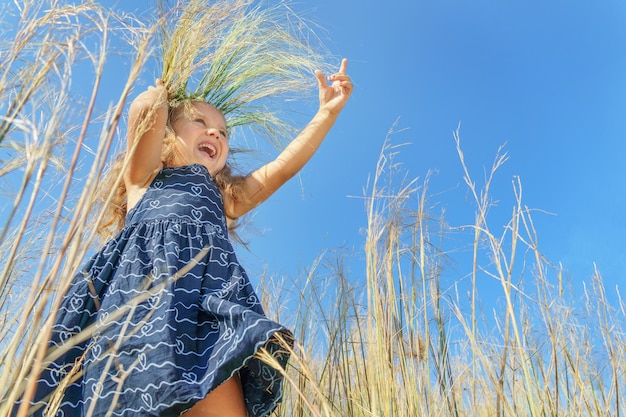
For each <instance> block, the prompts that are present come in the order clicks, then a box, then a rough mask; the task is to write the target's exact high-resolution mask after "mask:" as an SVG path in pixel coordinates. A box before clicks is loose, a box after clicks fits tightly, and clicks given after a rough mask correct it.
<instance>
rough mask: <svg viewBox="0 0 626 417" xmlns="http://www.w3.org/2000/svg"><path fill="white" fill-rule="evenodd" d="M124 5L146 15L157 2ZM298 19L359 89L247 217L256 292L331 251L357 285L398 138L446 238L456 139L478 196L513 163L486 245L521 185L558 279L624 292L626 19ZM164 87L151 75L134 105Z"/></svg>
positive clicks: (458, 187) (456, 172) (396, 15)
mask: <svg viewBox="0 0 626 417" xmlns="http://www.w3.org/2000/svg"><path fill="white" fill-rule="evenodd" d="M103 3H107V4H113V3H118V4H119V2H117V1H113V0H111V1H108V0H107V1H103ZM123 5H124V7H125V8H126V9H127V10H131V11H137V13H139V14H144V13H149V11H147V9H148V7H147V6H146V5H152V2H151V1H148V0H141V1H139V0H138V1H136V2H132V3H131V2H128V3H123ZM151 7H153V6H151ZM293 7H294V9H295V10H297V11H298V12H299V13H301V14H303V15H304V16H305V17H306V18H308V19H310V20H312V21H314V22H316V23H317V24H319V25H320V26H321V27H323V28H324V29H325V32H320V35H321V37H322V39H323V40H324V41H325V43H326V44H327V46H328V48H329V49H330V51H331V52H332V53H333V54H334V55H335V56H336V57H337V59H336V65H337V67H338V65H339V62H340V59H341V58H342V57H347V58H348V59H349V64H348V73H349V74H350V75H351V77H352V79H353V81H354V85H355V89H354V93H353V96H352V99H351V101H350V102H349V103H348V105H347V107H346V109H345V110H344V112H343V113H342V114H341V116H340V118H339V120H338V122H337V123H336V125H335V126H334V128H333V130H332V131H331V133H330V134H329V135H328V137H327V139H326V140H325V142H324V143H323V144H322V146H321V148H320V150H319V152H318V153H317V154H316V155H315V156H314V158H313V159H312V161H311V162H310V163H309V164H308V165H307V166H306V167H305V168H304V169H303V170H302V172H301V173H300V175H299V176H298V178H297V179H294V180H292V181H291V182H290V183H288V184H287V185H285V186H284V187H283V189H281V190H279V191H278V193H276V194H275V195H274V196H273V197H272V198H271V199H270V200H269V201H267V202H266V203H265V204H264V205H262V206H261V207H260V208H259V209H257V211H256V212H255V213H254V215H253V216H252V226H251V227H249V228H248V229H247V230H246V231H245V232H244V236H246V237H247V238H248V240H249V244H250V246H249V247H250V251H246V250H244V249H241V250H240V251H239V253H240V257H241V258H242V260H243V262H244V265H245V266H246V267H247V269H248V271H249V272H250V275H251V278H252V279H253V281H254V280H255V279H256V277H258V276H260V275H261V274H263V273H269V274H270V275H273V276H281V275H286V276H295V275H296V274H298V273H301V272H302V271H303V270H305V269H306V268H309V267H310V266H311V265H312V264H313V263H314V261H315V259H316V258H317V257H318V256H319V255H320V254H321V253H322V252H324V251H325V250H339V249H341V250H345V251H346V252H347V253H352V254H353V258H351V259H352V261H351V262H350V267H351V268H352V277H353V278H354V279H358V277H360V276H363V274H364V262H363V256H362V250H363V245H364V233H363V229H364V228H365V227H366V214H365V206H364V202H363V200H362V199H361V198H359V197H362V196H363V195H364V192H365V191H364V190H365V188H366V187H367V184H368V178H370V177H371V176H372V175H373V174H374V171H375V168H376V162H377V160H378V157H379V155H380V152H381V148H382V146H383V144H384V141H385V138H386V136H387V132H388V131H389V130H390V129H391V128H392V126H393V125H394V123H396V122H397V127H396V130H398V131H401V132H398V133H396V134H394V135H392V136H391V144H406V145H404V146H402V147H401V148H400V152H399V154H398V155H397V157H396V159H397V161H399V162H402V169H403V170H404V171H403V175H406V176H407V178H409V179H412V178H424V177H425V176H426V175H427V173H428V172H432V176H431V179H430V184H429V194H430V203H431V205H433V207H434V208H433V210H434V213H435V214H437V215H438V214H439V213H440V212H441V211H442V210H445V212H446V218H447V221H448V223H449V224H450V225H451V226H453V227H455V226H463V225H467V224H472V223H473V221H474V205H473V203H472V201H471V198H470V196H469V193H468V190H467V188H466V186H465V185H464V183H463V170H462V168H461V164H460V162H459V158H458V156H457V154H456V151H455V143H454V139H453V132H454V131H455V130H456V129H457V128H458V127H459V126H460V137H461V144H462V148H463V151H464V152H465V156H466V161H467V163H468V166H469V168H470V171H471V174H472V175H473V177H474V179H475V180H476V182H477V183H478V184H479V185H480V184H481V183H482V179H483V178H484V172H485V170H489V169H490V167H491V164H492V162H493V160H494V157H495V154H496V152H497V150H498V148H499V147H500V146H502V145H505V151H506V152H507V153H508V155H509V160H508V161H507V162H506V164H505V165H504V166H503V167H502V168H501V169H500V170H499V172H498V174H497V175H496V179H495V180H494V183H493V187H492V190H491V195H492V200H494V202H495V201H497V205H496V206H494V207H493V208H492V209H491V211H490V221H491V226H492V228H493V230H494V232H499V231H500V230H501V229H502V227H503V226H504V225H505V224H506V222H507V221H508V220H509V219H510V213H511V210H512V208H513V206H514V203H515V201H514V194H513V189H512V186H511V184H512V181H513V180H514V179H515V178H516V177H519V178H520V180H521V182H522V184H523V196H524V202H525V204H526V205H527V206H528V207H530V208H534V209H538V210H540V211H537V212H535V214H534V217H533V218H534V221H535V226H536V228H537V232H538V235H539V242H540V249H541V251H542V252H543V254H544V255H545V256H546V257H547V258H548V260H550V261H551V262H553V263H555V264H558V263H562V264H563V266H564V267H565V269H566V270H567V271H568V273H569V276H570V278H571V280H572V282H573V283H575V284H580V283H582V282H583V281H586V282H588V281H589V280H590V277H591V274H592V272H593V264H594V263H596V264H597V266H598V268H599V270H600V272H601V273H602V275H603V277H604V280H605V283H606V285H607V288H608V289H609V292H612V291H614V288H615V286H616V285H618V284H619V283H621V282H622V276H623V271H625V270H626V255H625V251H624V244H623V236H625V235H626V223H625V222H624V221H623V219H622V216H623V214H624V213H625V212H626V164H625V163H624V162H623V158H624V155H626V141H625V140H624V139H625V133H626V118H625V117H624V116H625V115H626V81H625V80H626V25H625V24H624V22H626V3H624V2H621V1H617V0H610V1H596V0H594V1H591V0H585V1H582V0H572V1H561V0H552V1H548V2H546V1H538V0H529V1H525V2H511V1H495V0H493V1H481V0H479V1H472V2H466V1H458V0H446V1H430V2H426V1H421V0H416V1H406V0H388V1H386V2H384V3H381V2H378V1H376V2H375V1H373V0H359V1H341V0H336V1H330V0H319V1H315V2H311V3H309V2H304V1H301V2H298V3H293ZM112 59H113V60H115V59H119V58H118V57H114V56H112ZM159 71H160V68H147V69H146V71H145V74H143V76H142V79H141V81H140V83H139V84H141V85H138V87H137V90H136V91H135V92H134V94H137V93H138V91H141V89H143V88H145V85H148V84H150V83H152V82H153V80H154V77H155V75H157V74H158V73H159ZM122 75H125V74H122ZM77 76H78V77H79V76H80V74H78V75H77ZM105 79H106V82H107V83H109V84H108V85H105V91H109V90H110V91H118V90H119V89H121V84H122V83H121V81H120V78H119V74H118V73H111V74H110V75H107V77H105ZM77 80H78V78H77ZM115 83H117V84H115ZM311 83H312V85H314V83H315V79H314V76H313V74H311ZM78 84H80V83H79V82H77V85H78ZM77 88H80V86H79V85H78V87H77ZM114 99H116V97H113V98H110V100H114ZM315 102H316V96H315V94H314V93H313V94H312V95H311V97H310V99H309V100H304V104H306V105H307V106H308V108H309V109H310V114H311V116H312V115H313V112H314V111H315ZM106 104H108V103H104V105H106ZM234 140H236V138H234ZM398 185H399V184H398ZM460 246H462V244H461V243H460ZM463 256H464V254H463V253H461V254H460V258H461V259H462V258H463ZM461 259H459V260H452V261H451V262H450V264H449V266H448V268H449V270H448V271H447V276H448V277H449V279H450V283H449V285H452V282H454V280H455V279H462V278H463V277H464V276H466V274H467V273H468V272H469V270H470V265H469V264H467V263H463V260H461ZM485 289H486V293H484V294H483V297H490V296H495V295H497V294H498V293H499V291H498V284H496V283H491V282H487V283H486V285H485ZM492 289H493V291H491V290H492Z"/></svg>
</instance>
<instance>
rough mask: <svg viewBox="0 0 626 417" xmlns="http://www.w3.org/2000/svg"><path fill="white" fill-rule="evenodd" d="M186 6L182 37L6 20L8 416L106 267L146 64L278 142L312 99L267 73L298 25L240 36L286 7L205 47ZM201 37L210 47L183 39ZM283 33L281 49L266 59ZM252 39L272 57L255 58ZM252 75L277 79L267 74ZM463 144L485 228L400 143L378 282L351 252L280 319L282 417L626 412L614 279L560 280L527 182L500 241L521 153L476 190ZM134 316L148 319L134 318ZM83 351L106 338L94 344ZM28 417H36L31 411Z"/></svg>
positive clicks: (25, 6)
mask: <svg viewBox="0 0 626 417" xmlns="http://www.w3.org/2000/svg"><path fill="white" fill-rule="evenodd" d="M188 4H189V5H191V6H193V7H190V8H188V9H185V8H181V9H177V10H175V11H174V12H173V13H174V14H175V15H176V16H178V17H180V18H181V20H180V21H179V22H181V23H180V25H178V26H176V25H173V26H169V24H168V23H166V22H167V21H168V20H167V19H166V17H167V12H165V11H163V12H162V15H161V16H160V17H159V18H156V19H155V22H153V23H150V24H145V23H142V22H139V21H138V20H136V19H135V18H133V17H132V16H131V15H129V14H125V13H122V12H118V11H114V10H110V9H105V8H103V7H102V6H99V5H98V4H97V3H95V2H85V3H84V4H82V5H78V6H67V5H66V4H65V3H64V2H61V1H54V0H48V1H46V2H40V1H35V0H23V1H20V2H15V3H14V4H13V5H5V6H4V7H5V8H6V10H5V11H6V13H5V14H4V15H3V16H4V17H3V19H5V21H6V22H7V24H6V25H3V31H4V32H3V40H2V41H1V42H2V47H1V48H0V50H1V51H2V54H0V114H1V115H2V116H1V119H0V161H1V164H0V181H2V182H1V185H0V190H1V193H2V195H1V196H0V198H2V201H3V203H2V204H1V205H0V207H1V208H0V210H1V211H0V215H1V216H2V217H1V219H2V222H3V224H2V225H0V226H1V229H0V259H1V260H2V263H1V264H0V346H1V350H0V398H1V401H0V415H3V416H4V415H7V413H8V411H9V408H10V407H11V405H12V404H13V401H14V400H15V399H16V398H17V397H18V396H20V395H26V396H27V397H28V396H29V395H31V394H32V389H33V386H32V384H28V383H26V378H27V376H30V377H31V379H32V378H33V377H34V376H35V375H36V374H37V373H38V372H39V370H40V369H41V367H42V366H44V364H45V362H46V361H49V360H52V359H54V357H55V356H57V355H59V354H60V353H61V352H60V351H56V352H54V351H53V352H47V350H46V349H45V341H46V340H47V338H48V337H49V332H50V321H49V319H48V316H49V313H50V312H51V311H52V312H54V309H55V306H56V305H57V304H58V297H55V294H57V293H58V292H62V291H63V289H64V288H65V287H66V286H67V285H68V282H69V279H70V278H71V277H72V276H73V275H74V273H75V272H76V270H77V268H78V267H79V266H80V264H81V262H82V260H83V259H84V257H85V255H86V254H88V253H89V251H90V250H92V247H93V245H92V240H93V238H94V228H95V227H97V224H98V222H99V218H98V216H95V217H94V216H93V215H92V213H93V207H94V200H93V195H94V194H95V193H94V191H95V189H96V187H97V184H98V179H99V178H100V177H101V175H102V172H103V170H104V169H105V165H106V161H107V158H108V157H109V155H110V153H111V150H112V149H114V148H115V147H116V136H117V135H118V133H119V131H120V130H123V129H122V128H123V126H122V124H121V120H122V115H123V110H124V106H125V104H126V103H127V99H128V95H129V93H130V91H131V88H132V86H133V85H135V84H136V83H137V81H138V78H139V76H140V74H142V72H145V68H146V65H147V63H149V62H152V61H151V60H154V58H155V57H158V59H162V60H163V62H164V65H163V71H162V77H163V78H164V79H165V80H166V81H167V83H168V86H169V87H170V89H171V90H170V93H171V95H172V97H173V98H176V97H179V98H180V96H181V94H182V95H195V96H200V97H205V98H207V99H208V100H211V101H215V102H216V103H219V105H220V106H222V107H223V109H224V110H225V111H226V112H227V113H228V114H229V115H230V123H231V125H233V126H238V125H247V124H248V123H252V124H256V123H259V124H260V126H261V130H262V131H263V132H265V133H269V138H270V139H271V138H277V137H279V136H276V135H277V134H280V133H281V132H283V131H285V126H284V125H282V124H281V122H280V118H278V117H275V116H273V115H272V114H266V113H263V112H264V111H265V109H266V108H270V106H271V105H272V103H271V102H268V101H267V99H270V98H271V97H274V96H275V95H276V94H278V95H282V94H291V93H298V92H301V91H302V89H301V88H300V87H303V86H306V85H307V84H306V83H300V81H298V80H302V76H304V77H309V76H310V73H309V72H308V69H310V68H312V67H313V65H314V63H315V61H317V60H318V59H319V56H317V55H315V54H311V55H310V56H309V58H308V59H309V60H308V61H307V60H304V61H292V60H289V59H287V60H285V59H284V58H285V57H284V56H280V55H273V58H272V59H271V60H270V61H271V62H270V61H264V60H263V59H262V57H261V56H260V55H263V54H265V53H268V52H275V51H278V50H279V49H280V48H283V49H284V48H285V46H284V44H283V43H281V42H283V41H285V39H289V36H288V35H289V33H292V34H293V33H296V34H297V33H300V34H302V33H305V32H306V29H304V28H305V26H306V25H304V24H303V22H302V21H300V20H298V19H297V17H296V16H295V15H291V16H292V20H290V24H291V25H292V26H287V27H288V28H290V30H288V31H283V32H281V31H276V32H274V29H275V27H273V26H261V27H260V28H259V29H260V31H256V32H255V31H252V30H249V27H248V26H245V25H244V23H245V22H243V21H242V20H240V17H241V16H242V14H241V13H244V10H252V12H251V14H250V16H251V17H254V16H261V18H265V19H266V18H267V16H270V15H271V13H275V12H276V10H277V9H272V8H268V9H264V8H260V9H258V8H252V9H248V7H249V6H250V3H249V2H245V1H239V0H238V1H235V2H234V3H233V4H235V5H236V6H237V8H236V10H237V12H236V13H235V14H233V15H230V14H229V15H228V16H225V15H224V14H223V11H224V10H223V9H218V8H215V9H210V10H211V11H210V13H207V14H206V16H205V17H206V19H209V22H223V24H224V25H225V26H224V27H223V29H224V31H223V32H220V33H222V34H223V36H222V37H218V38H215V39H214V40H215V42H216V43H204V41H202V42H199V39H202V36H209V35H210V34H211V33H212V32H211V30H214V29H215V28H214V27H211V26H209V25H208V24H207V23H206V22H207V21H206V20H202V19H204V18H205V17H203V15H202V13H200V14H199V13H198V9H197V7H200V6H203V5H205V6H206V5H208V4H209V3H208V2H203V1H193V0H192V1H190V2H189V3H188ZM215 4H219V5H224V4H225V2H221V1H220V2H218V3H215ZM229 4H230V3H229ZM207 10H208V9H207ZM265 13H270V14H269V15H268V14H265ZM220 16H222V17H224V19H228V18H231V17H232V18H234V19H235V23H237V22H239V23H241V25H236V24H232V23H233V22H231V24H228V23H227V22H226V20H220V19H221V18H220ZM211 19H213V20H211ZM251 22H252V21H250V22H248V23H251ZM220 24H221V23H220ZM218 26H219V25H218ZM205 29H206V30H205ZM189 30H193V31H194V32H193V33H199V34H202V36H200V37H198V38H193V37H188V36H183V35H184V34H185V33H189V32H188V31H189ZM186 31H187V32H186ZM274 33H276V37H274V38H269V39H268V43H266V44H264V43H262V42H257V41H258V39H259V37H261V38H262V37H264V36H270V35H271V34H274ZM307 33H308V32H307ZM248 34H249V35H250V36H251V37H250V38H244V37H243V35H248ZM285 36H286V37H285ZM240 39H247V40H246V41H245V42H244V43H245V45H247V46H249V45H250V43H251V42H253V43H254V45H255V46H258V47H259V48H261V47H267V48H268V49H258V48H257V47H255V48H251V49H246V48H244V47H242V44H241V43H240V42H239V41H240ZM294 39H296V38H294ZM204 40H206V39H204ZM194 42H199V43H194ZM111 44H115V45H117V48H118V51H119V50H123V51H124V57H125V58H126V59H127V60H128V62H129V64H128V66H127V67H126V68H125V71H126V72H125V76H124V77H123V78H124V83H122V84H121V85H119V86H118V91H117V92H116V93H115V94H116V95H115V96H114V98H113V99H111V98H110V97H107V99H106V101H104V102H103V101H101V100H100V96H101V95H102V94H103V91H102V90H103V89H102V81H103V78H104V77H105V76H106V71H107V69H108V68H109V66H108V65H109V64H108V62H109V61H108V60H110V59H111V57H110V55H109V53H110V52H111V50H110V48H111ZM257 44H258V45H257ZM280 45H283V46H280ZM221 47H224V48H226V49H221ZM307 48H309V45H308V44H307V43H301V44H299V46H298V48H296V49H289V48H287V49H288V51H291V52H292V53H294V54H296V55H298V54H304V55H306V54H308V53H309V52H311V51H312V50H313V49H311V50H309V49H307ZM185 51H190V52H191V53H189V54H187V55H185V54H184V52H185ZM230 56H233V57H234V58H236V60H230V59H229V57H230ZM281 59H282V62H283V64H284V65H286V67H285V71H286V72H285V73H282V72H279V75H281V76H283V75H284V76H285V78H283V79H282V80H283V81H285V80H291V81H290V82H292V83H291V84H290V82H286V81H285V82H283V81H280V82H278V83H277V84H276V83H275V84H272V83H271V82H269V81H268V80H267V78H266V77H265V75H264V73H268V72H274V71H275V70H276V68H275V67H272V65H273V64H274V63H275V62H278V61H280V60H281ZM212 62H213V63H216V67H212V66H211V65H210V64H211V63H212ZM249 62H255V63H256V62H259V63H260V64H262V65H261V66H260V67H258V68H256V69H255V71H256V72H252V73H251V72H249V70H250V65H247V63H249ZM292 64H293V65H292ZM85 67H87V68H88V71H87V73H88V74H89V77H87V79H85V74H84V72H85ZM214 70H216V71H214ZM257 70H258V71H257ZM79 72H80V77H79V74H78V73H79ZM79 78H80V81H78V79H79ZM233 79H235V80H240V81H242V80H247V81H246V83H241V84H238V83H237V82H235V81H231V80H233ZM255 80H256V81H255ZM308 81H310V80H308ZM79 82H80V83H81V84H82V85H83V86H87V87H86V88H87V89H86V91H87V94H86V98H85V100H84V101H81V100H79V99H78V98H77V97H76V95H75V91H76V84H77V83H79ZM231 82H235V83H234V84H229V83H231ZM308 85H309V86H310V85H311V84H308ZM259 87H262V88H259ZM283 87H284V88H283ZM183 91H184V92H183ZM255 94H257V95H255ZM257 100H258V101H257ZM108 103H113V104H108ZM76 108H80V111H74V110H73V109H76ZM246 115H247V116H246ZM258 115H261V118H262V120H258V117H257V116H258ZM77 120H78V122H77ZM455 138H456V140H457V145H458V157H459V160H460V161H461V165H462V167H463V168H464V169H465V178H464V179H465V183H466V185H467V187H468V193H469V195H471V196H472V198H473V207H472V208H470V210H473V211H474V215H475V222H474V223H473V224H470V225H463V226H456V227H452V226H450V225H448V224H447V223H446V219H445V213H441V214H437V215H435V208H434V207H435V206H436V204H435V203H436V202H431V197H430V196H429V192H428V180H427V179H426V180H425V181H424V182H423V183H421V184H420V183H418V182H417V181H405V180H404V178H405V175H404V174H403V171H402V169H401V168H400V167H399V165H398V164H397V163H396V162H395V161H396V160H395V158H396V156H397V153H398V152H400V148H399V147H393V146H391V145H389V143H390V142H389V141H390V139H389V138H388V139H387V141H386V142H385V147H384V148H383V151H382V152H381V155H380V160H379V163H378V165H377V167H376V172H375V175H374V179H373V180H372V182H371V184H370V186H369V191H368V194H367V196H365V198H364V201H365V207H366V218H367V235H366V237H365V242H364V245H363V250H364V259H365V262H364V264H362V265H361V273H360V274H359V273H355V272H352V271H354V269H353V270H352V271H350V270H349V269H348V268H347V267H346V263H348V262H350V259H349V256H348V255H346V253H345V252H335V251H333V250H328V251H327V252H326V253H324V254H323V255H321V256H320V258H319V259H318V261H317V262H316V263H315V264H314V265H313V266H312V267H311V268H310V270H309V271H308V273H307V274H305V275H304V279H303V281H302V282H298V281H297V290H298V300H297V302H298V304H297V306H296V307H295V308H293V309H290V310H289V311H287V312H285V311H281V312H280V315H281V318H280V319H281V320H282V321H287V322H291V323H293V328H294V334H295V335H296V339H297V342H296V346H295V348H294V349H293V352H292V357H293V359H292V360H291V362H290V365H289V366H288V368H287V369H286V370H283V372H284V373H285V376H286V384H285V388H286V392H285V398H284V402H283V404H282V405H281V407H280V408H279V410H278V411H277V415H278V416H350V417H357V416H358V417H361V416H362V417H365V416H367V417H370V416H398V417H404V416H406V417H409V416H411V417H413V416H439V415H446V416H448V415H452V416H470V415H471V416H475V415H478V416H498V417H499V416H517V415H532V416H544V415H559V416H561V415H565V416H596V415H598V416H599V415H616V416H619V415H624V412H625V409H624V404H623V400H622V397H623V392H624V384H625V382H626V381H625V380H626V338H625V333H624V329H625V328H624V319H625V317H626V311H625V308H624V305H623V303H622V301H621V298H619V293H618V294H617V297H618V300H619V302H618V305H617V306H615V305H612V304H611V303H610V302H609V301H608V298H609V297H608V296H607V294H606V289H605V288H604V286H603V283H602V277H601V275H600V272H599V271H596V273H595V274H594V276H593V277H592V279H591V282H590V283H589V284H588V285H587V286H586V287H585V290H584V292H583V294H582V295H578V294H576V293H575V292H574V290H573V289H571V288H569V286H568V285H567V280H566V279H565V278H564V274H563V270H562V268H560V267H555V266H553V265H551V264H550V263H549V262H548V260H546V259H545V258H544V257H543V256H542V254H541V252H540V247H539V244H538V231H537V230H535V225H534V222H533V217H532V214H533V213H534V212H533V210H531V209H529V208H528V207H526V206H525V205H524V202H523V199H522V187H521V181H520V180H519V179H514V181H513V183H512V189H513V200H514V204H513V205H512V208H511V209H512V211H511V218H510V220H509V221H508V222H507V223H506V224H504V225H499V224H496V225H494V224H492V222H491V220H490V216H489V209H490V207H491V206H492V204H493V203H492V200H491V194H490V184H491V181H492V179H493V178H494V176H495V175H496V173H497V170H498V168H499V167H500V166H501V165H502V164H503V163H505V161H506V155H505V154H503V153H502V152H501V151H499V152H498V153H497V155H496V158H495V162H494V165H493V168H492V170H491V171H490V174H489V176H488V177H487V180H486V182H485V183H484V184H483V185H482V186H481V187H478V186H477V185H476V183H475V182H474V180H473V178H472V176H471V175H470V170H469V168H468V165H467V162H466V161H465V159H464V155H463V152H462V150H461V146H460V138H459V135H458V132H456V133H455ZM397 181H400V185H398V184H397ZM502 226H504V227H502ZM457 246H458V247H457ZM468 248H469V249H468ZM457 256H458V257H459V259H461V260H462V261H459V262H463V263H461V264H457V265H455V269H454V271H458V272H454V273H452V272H451V268H450V267H449V266H448V265H449V264H450V262H452V261H451V260H452V259H454V258H456V257H457ZM354 275H356V276H354ZM577 279H580V278H577ZM294 281H296V279H294ZM485 281H487V282H491V283H497V284H498V285H499V286H500V288H501V293H500V300H501V301H502V303H503V304H502V306H495V307H493V310H492V312H491V313H490V315H489V316H492V317H489V316H486V315H485V314H484V313H483V312H482V310H481V307H480V306H481V301H482V300H481V294H480V291H479V289H480V288H481V287H482V285H481V283H483V282H485ZM270 284H271V283H270ZM270 284H268V285H269V287H268V288H266V291H265V294H266V298H267V300H266V303H267V304H268V307H270V308H268V310H269V311H273V310H272V308H271V307H272V306H275V305H283V300H282V299H278V300H276V301H274V300H272V297H271V296H272V294H277V293H282V292H283V291H282V290H284V289H285V286H286V284H285V283H284V281H283V283H281V284H279V285H278V286H272V285H270ZM289 286H290V285H289ZM285 293H290V294H291V293H292V292H291V291H285ZM462 293H466V294H467V297H464V296H461V295H459V294H462ZM150 295H152V294H146V297H148V296H150ZM578 300H580V302H578ZM137 301H138V302H139V301H140V300H137ZM124 314H132V306H129V311H122V312H120V315H124ZM275 314H278V312H275ZM134 330H135V331H136V329H134ZM129 331H131V332H132V331H133V329H129ZM80 337H82V338H85V337H89V330H88V331H86V332H85V333H84V334H82V335H80ZM267 360H268V361H270V362H271V360H272V358H271V357H268V358H267ZM58 394H60V392H58ZM20 411H21V413H22V414H21V415H25V413H26V409H25V408H22V409H21V410H20Z"/></svg>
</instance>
